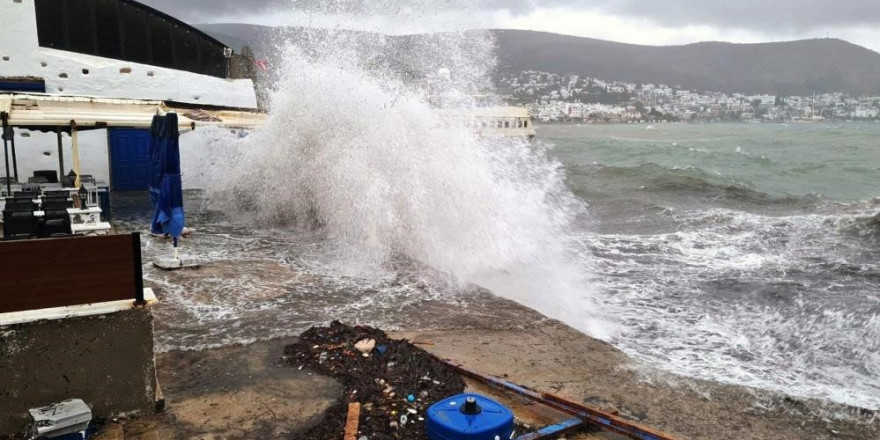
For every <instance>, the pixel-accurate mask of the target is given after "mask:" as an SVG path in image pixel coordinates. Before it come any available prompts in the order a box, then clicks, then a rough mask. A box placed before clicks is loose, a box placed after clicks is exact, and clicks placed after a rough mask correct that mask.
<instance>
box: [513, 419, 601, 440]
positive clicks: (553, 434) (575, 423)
mask: <svg viewBox="0 0 880 440" xmlns="http://www.w3.org/2000/svg"><path fill="white" fill-rule="evenodd" d="M584 425H586V423H584V421H583V420H581V419H571V420H566V421H564V422H561V423H557V424H555V425H550V426H545V427H543V428H541V429H539V430H537V431H535V432H530V433H528V434H523V435H521V436H519V437H517V438H516V439H514V440H544V439H549V438H554V439H555V438H558V437H559V436H560V435H564V434H568V433H571V432H578V431H580V430H582V429H584Z"/></svg>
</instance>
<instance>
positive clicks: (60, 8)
mask: <svg viewBox="0 0 880 440" xmlns="http://www.w3.org/2000/svg"><path fill="white" fill-rule="evenodd" d="M65 9H66V7H65V2H59V1H57V0H37V1H36V11H37V35H38V36H39V39H40V46H43V47H52V48H55V49H64V48H66V47H67V44H66V43H65V38H64V17H65Z"/></svg>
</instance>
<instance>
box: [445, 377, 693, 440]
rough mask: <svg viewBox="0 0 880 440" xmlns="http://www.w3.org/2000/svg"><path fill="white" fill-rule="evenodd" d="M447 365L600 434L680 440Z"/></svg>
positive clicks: (615, 417)
mask: <svg viewBox="0 0 880 440" xmlns="http://www.w3.org/2000/svg"><path fill="white" fill-rule="evenodd" d="M446 364H447V365H449V366H450V367H452V368H453V369H454V370H455V371H457V372H459V373H460V374H462V375H463V376H466V377H469V378H471V379H474V380H477V381H480V382H482V383H484V384H486V385H489V386H490V387H493V388H497V389H501V390H505V391H512V392H514V393H517V394H519V395H521V396H524V397H527V398H529V399H531V400H534V401H536V402H539V403H542V404H544V405H546V406H549V407H551V408H554V409H556V410H559V411H562V412H564V413H566V414H569V415H572V416H575V417H577V418H578V419H579V420H582V421H583V422H584V423H586V424H590V425H593V426H596V427H598V428H600V429H603V430H607V431H612V432H615V433H617V434H620V435H624V436H626V437H629V438H632V439H636V440H679V439H678V438H677V437H673V436H671V435H669V434H664V433H662V432H660V431H656V430H654V429H651V428H648V427H645V426H641V425H638V424H636V423H633V422H630V421H628V420H625V419H623V418H621V417H618V416H616V415H614V414H611V413H608V412H605V411H602V410H600V409H597V408H592V407H589V406H586V405H581V404H579V403H575V402H571V401H568V400H565V399H563V398H561V397H558V396H554V395H552V394H548V393H543V392H540V391H534V390H531V389H529V388H526V387H524V386H520V385H517V384H515V383H512V382H508V381H506V380H504V379H499V378H497V377H494V376H486V375H483V374H480V373H477V372H476V371H473V370H469V369H467V368H465V367H462V366H461V365H458V364H455V363H453V362H450V361H446ZM569 422H570V421H569ZM565 423H568V422H563V424H565ZM554 426H558V425H553V426H550V427H548V428H553V427H554ZM569 428H571V429H574V428H573V427H572V426H568V427H567V428H566V429H569ZM567 432H570V431H567ZM558 433H559V432H558V431H557V432H556V434H558ZM536 434H537V433H536ZM541 438H546V436H538V437H526V439H528V440H536V439H541Z"/></svg>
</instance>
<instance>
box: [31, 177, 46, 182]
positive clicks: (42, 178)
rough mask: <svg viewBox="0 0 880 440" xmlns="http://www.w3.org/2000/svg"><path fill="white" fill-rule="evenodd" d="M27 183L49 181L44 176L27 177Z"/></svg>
mask: <svg viewBox="0 0 880 440" xmlns="http://www.w3.org/2000/svg"><path fill="white" fill-rule="evenodd" d="M28 183H49V179H47V178H46V176H34V177H28Z"/></svg>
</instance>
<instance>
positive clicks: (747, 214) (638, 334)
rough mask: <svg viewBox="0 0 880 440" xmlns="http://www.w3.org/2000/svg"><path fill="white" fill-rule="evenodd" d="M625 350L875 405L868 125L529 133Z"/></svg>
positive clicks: (698, 370) (875, 150) (874, 177)
mask: <svg viewBox="0 0 880 440" xmlns="http://www.w3.org/2000/svg"><path fill="white" fill-rule="evenodd" d="M538 133H539V134H538V139H539V142H541V143H543V144H546V145H550V146H551V153H550V154H551V155H553V156H555V157H556V158H557V159H558V160H559V161H561V162H562V164H563V166H564V168H565V170H566V179H567V184H568V186H569V188H570V189H571V190H572V191H573V192H574V193H575V194H576V195H577V196H578V197H579V198H581V199H582V200H583V201H584V202H586V203H587V204H589V206H590V218H589V219H586V220H584V221H583V224H582V225H581V232H580V234H579V235H578V237H576V239H578V240H580V241H581V243H582V252H581V255H580V257H579V258H580V261H581V263H582V268H583V270H584V271H586V272H588V273H591V274H592V276H593V283H594V287H595V289H597V290H598V292H599V295H598V296H599V297H600V298H602V300H601V303H600V304H599V306H598V307H599V308H600V309H602V312H603V313H604V314H605V315H606V316H609V317H611V318H612V319H614V320H615V321H617V322H619V323H620V324H621V325H622V328H623V330H622V332H621V334H620V336H619V337H618V338H617V339H616V340H615V341H614V342H613V343H614V344H615V345H617V346H618V347H620V348H622V349H623V350H625V351H626V352H627V353H629V354H630V355H632V356H633V357H635V358H637V359H640V360H644V361H645V362H646V363H648V364H650V365H655V366H662V368H666V369H668V370H670V371H673V372H676V373H680V374H684V375H688V376H692V377H698V378H703V379H710V380H717V381H721V382H728V383H735V384H740V385H748V386H754V387H758V388H765V389H773V390H778V391H780V392H784V393H787V394H791V395H797V396H805V397H817V398H824V399H828V400H831V401H836V402H841V403H847V404H851V405H856V406H862V407H868V408H872V409H877V408H880V227H878V226H877V224H876V223H875V222H874V221H873V220H872V218H873V217H874V216H875V215H876V214H877V213H878V212H880V199H878V197H880V124H857V123H847V124H815V125H813V124H791V125H775V124H773V125H771V124H717V125H696V124H694V125H690V124H676V125H664V124H658V125H656V126H647V125H582V126H575V125H566V126H543V127H539V130H538Z"/></svg>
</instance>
